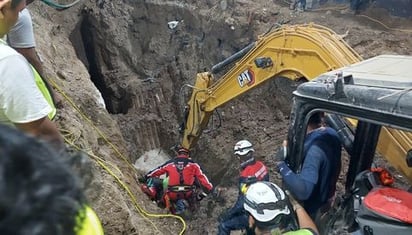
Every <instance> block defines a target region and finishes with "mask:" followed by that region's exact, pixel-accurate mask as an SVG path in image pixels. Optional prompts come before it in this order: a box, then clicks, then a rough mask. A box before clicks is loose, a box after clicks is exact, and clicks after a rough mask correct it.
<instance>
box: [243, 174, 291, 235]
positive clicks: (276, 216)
mask: <svg viewBox="0 0 412 235" xmlns="http://www.w3.org/2000/svg"><path fill="white" fill-rule="evenodd" d="M243 207H244V208H245V210H246V211H247V212H248V213H249V227H251V228H256V227H257V228H258V229H259V230H260V231H268V230H270V229H275V228H279V229H280V230H283V229H284V228H286V227H288V226H289V225H290V224H294V222H293V221H294V220H293V218H294V217H293V215H292V210H291V209H290V203H289V201H288V197H287V195H286V193H285V192H284V191H283V190H282V189H281V188H280V187H279V186H277V185H276V184H273V183H270V182H265V181H259V182H256V183H254V184H252V185H250V186H249V188H248V189H247V191H246V195H245V203H244V204H243Z"/></svg>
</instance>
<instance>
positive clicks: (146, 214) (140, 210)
mask: <svg viewBox="0 0 412 235" xmlns="http://www.w3.org/2000/svg"><path fill="white" fill-rule="evenodd" d="M50 83H51V84H52V85H53V87H54V88H55V89H56V90H57V91H58V92H59V93H60V94H62V96H63V97H64V98H65V100H66V101H68V103H69V104H70V105H71V106H72V107H73V108H74V109H75V110H76V111H77V112H78V113H79V114H80V115H81V116H82V117H83V119H84V120H86V121H87V122H88V123H89V124H90V125H91V126H92V127H93V129H94V130H96V132H97V133H98V134H99V135H100V137H102V138H103V139H104V140H105V141H106V143H108V144H109V146H110V147H111V148H112V149H113V150H114V151H115V153H116V154H117V155H118V156H120V157H121V158H122V159H123V160H124V161H125V162H126V164H127V165H128V166H129V167H130V168H131V169H133V170H134V171H135V170H136V169H135V168H134V167H133V166H132V165H131V164H130V162H129V161H127V159H126V158H125V157H124V156H123V155H122V154H121V153H120V151H119V150H118V149H117V148H116V147H115V145H114V144H113V143H111V142H110V141H109V139H108V138H107V137H106V136H105V135H104V134H103V132H102V131H100V130H99V129H98V128H97V127H96V125H94V123H93V122H92V121H91V120H90V119H89V118H88V117H87V116H86V115H85V114H84V113H83V112H82V111H81V110H80V109H79V108H78V107H77V105H76V104H75V103H74V102H73V101H72V100H71V99H70V97H68V96H67V95H66V94H65V93H64V92H63V90H62V89H61V88H60V87H59V86H58V85H57V84H56V82H55V81H53V80H51V81H50ZM62 132H65V134H63V137H64V139H65V142H66V143H67V144H69V145H70V146H72V147H74V148H75V149H76V150H78V151H81V152H84V153H85V154H87V155H88V156H90V157H91V158H92V159H93V160H95V161H96V162H97V164H99V165H100V166H101V167H102V168H103V169H104V170H106V172H108V173H109V175H111V176H112V177H113V178H115V179H116V182H117V183H118V184H119V185H120V186H121V187H122V188H123V189H124V190H125V191H126V192H127V194H128V195H129V197H130V199H131V200H132V202H133V205H134V206H135V208H136V210H137V212H138V213H139V214H140V215H141V216H142V217H143V218H144V219H145V220H147V221H148V222H149V223H150V224H152V226H153V227H154V228H155V229H156V231H158V232H159V233H160V230H159V229H158V228H157V226H156V225H155V224H154V223H153V222H152V221H151V220H149V219H148V218H147V217H154V218H164V217H170V218H175V219H178V220H180V222H181V223H182V225H183V228H182V230H181V231H180V233H179V234H180V235H182V234H184V232H185V231H186V228H187V226H186V222H185V221H184V219H183V218H182V217H180V216H177V215H173V214H153V213H149V212H147V211H146V210H145V209H143V208H142V207H141V206H140V205H139V203H138V202H137V200H136V197H135V196H134V195H133V193H132V192H131V190H130V189H129V187H128V186H127V185H126V184H125V183H124V182H123V181H122V180H121V179H120V178H119V177H118V176H117V175H116V174H115V173H114V172H113V171H112V170H111V169H110V168H109V167H107V165H106V164H110V165H112V166H113V167H114V168H115V169H116V170H117V171H119V172H121V171H120V169H119V168H118V167H117V166H116V165H115V164H113V163H111V162H108V161H107V160H104V159H102V158H100V157H98V156H96V155H94V154H92V153H90V152H86V151H84V150H83V149H81V148H80V147H78V146H77V145H75V144H74V142H73V140H70V139H69V138H68V137H70V136H73V133H70V132H69V131H68V130H63V129H62ZM105 163H106V164H105Z"/></svg>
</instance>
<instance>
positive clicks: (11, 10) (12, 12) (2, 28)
mask: <svg viewBox="0 0 412 235" xmlns="http://www.w3.org/2000/svg"><path fill="white" fill-rule="evenodd" d="M25 7H26V0H0V37H4V35H6V34H7V33H8V32H9V30H10V29H11V27H13V26H14V25H15V24H16V22H17V19H18V17H19V12H20V11H21V10H23V9H24V8H25Z"/></svg>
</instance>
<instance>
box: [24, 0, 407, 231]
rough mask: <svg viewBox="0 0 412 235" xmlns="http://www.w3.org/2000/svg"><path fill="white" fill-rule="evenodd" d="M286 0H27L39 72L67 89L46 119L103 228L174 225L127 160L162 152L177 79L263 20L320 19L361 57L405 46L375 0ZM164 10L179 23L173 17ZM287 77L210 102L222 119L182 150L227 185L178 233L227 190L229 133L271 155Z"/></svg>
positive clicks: (212, 216) (171, 139)
mask: <svg viewBox="0 0 412 235" xmlns="http://www.w3.org/2000/svg"><path fill="white" fill-rule="evenodd" d="M288 6H289V4H288V2H286V1H266V0H254V1H252V0H237V1H234V0H220V1H218V0H207V1H195V0H185V1H155V0H152V1H135V0H125V1H106V0H97V1H93V0H88V1H81V3H80V4H77V5H76V6H74V7H72V8H70V9H68V10H65V11H54V10H52V9H50V8H48V7H47V6H45V5H44V4H42V3H41V2H35V3H33V4H31V5H30V6H29V9H30V10H31V12H32V14H33V20H34V27H35V34H36V40H37V48H38V51H39V53H40V55H41V58H42V59H43V62H44V66H45V68H46V72H47V75H48V77H49V78H51V79H52V80H53V83H54V84H55V89H56V90H57V91H58V92H60V93H62V94H63V97H64V98H65V100H64V102H63V107H62V108H61V109H59V114H58V118H57V120H56V121H57V123H58V125H59V127H60V129H61V131H62V133H63V134H64V136H65V138H66V141H67V143H68V145H69V146H71V148H74V149H81V150H82V151H84V152H86V153H87V154H88V156H90V161H91V168H90V171H92V172H93V175H94V180H93V181H92V182H91V183H90V185H88V187H87V190H86V192H87V195H88V198H89V201H90V202H91V205H92V207H93V208H94V209H95V210H96V212H97V214H98V215H99V217H100V218H101V220H102V223H103V226H104V229H105V233H106V234H178V233H180V232H181V231H182V226H183V225H182V223H181V222H180V221H179V220H177V219H176V218H170V217H165V218H159V216H158V215H159V214H163V213H165V211H163V210H161V209H159V208H158V207H157V206H156V205H155V204H153V203H151V202H150V201H149V200H148V199H147V198H146V197H145V196H144V195H143V194H142V193H141V191H140V189H139V187H138V186H139V185H138V184H139V183H138V182H137V176H138V175H139V174H141V173H144V172H139V171H137V170H136V168H135V167H134V166H133V163H135V162H136V160H137V159H139V158H140V156H144V157H146V160H147V161H151V160H150V158H153V157H150V156H153V155H152V154H147V153H149V152H150V151H153V150H155V149H157V150H162V151H164V152H165V155H167V154H169V155H171V154H172V153H171V152H170V151H169V150H170V147H171V146H173V145H174V144H176V143H177V142H179V140H180V134H179V132H178V127H179V124H180V123H181V121H182V119H183V116H182V115H183V112H182V110H183V106H184V103H185V102H186V100H187V99H188V96H189V95H190V93H191V90H190V89H186V88H184V89H182V87H185V86H184V85H185V84H193V82H194V78H195V77H196V74H197V73H198V72H201V71H206V70H210V68H211V67H212V66H213V65H214V64H216V63H217V62H219V61H222V60H223V59H225V58H227V57H228V56H230V55H232V54H233V53H235V52H237V51H238V50H240V49H241V48H243V47H244V46H246V45H248V44H249V43H250V42H252V41H255V40H256V38H257V37H258V35H261V34H263V33H265V32H266V31H268V30H269V29H270V28H271V27H272V26H274V25H276V24H278V23H288V24H301V23H311V22H314V23H316V24H320V25H324V26H327V27H329V28H331V29H332V30H334V31H335V32H337V33H338V34H340V35H342V36H343V37H344V39H345V40H346V41H347V42H348V43H349V44H350V45H351V46H352V47H353V48H354V49H355V50H356V51H357V52H358V53H359V54H360V55H361V56H362V57H363V58H369V57H372V56H375V55H379V54H410V53H411V50H410V48H412V38H411V30H412V22H411V20H408V19H406V18H397V17H393V16H391V15H389V14H388V12H387V11H385V10H382V9H379V8H376V7H372V8H370V9H368V10H367V11H365V12H362V14H361V15H353V14H351V13H347V11H346V10H345V9H344V7H346V8H347V6H345V5H333V4H329V5H325V6H323V7H321V8H318V9H312V10H311V11H307V12H295V11H290V10H289V8H288ZM170 21H177V22H178V24H177V25H176V27H175V28H173V29H170V28H169V27H168V22H170ZM295 87H296V84H294V83H291V82H289V81H287V80H286V81H285V80H281V79H279V80H276V81H272V82H270V83H268V84H267V85H265V86H262V87H260V88H257V89H256V90H253V91H252V92H249V93H248V94H246V95H243V96H242V97H241V98H239V99H236V100H233V101H231V102H229V103H228V104H227V105H224V106H223V107H221V108H220V115H221V121H222V126H221V127H220V128H219V129H216V130H213V131H211V132H208V133H205V134H204V135H202V137H201V139H200V141H199V143H198V144H197V146H196V148H195V149H194V150H193V152H192V155H193V156H194V158H195V160H196V161H198V162H199V163H200V164H201V165H202V166H203V168H204V170H205V172H206V173H207V174H208V175H209V176H210V178H211V180H212V182H214V183H215V184H219V185H222V186H224V187H226V188H227V190H226V192H225V194H224V195H225V199H226V200H224V201H218V202H216V201H212V200H204V201H202V202H201V205H200V208H199V211H198V213H196V214H195V215H194V216H193V218H192V219H191V220H189V221H186V225H187V229H186V233H185V234H214V233H216V228H217V216H218V215H219V214H220V213H221V212H222V211H223V210H224V208H226V207H230V206H232V204H233V202H234V201H235V200H236V197H237V189H236V185H237V182H236V180H237V174H238V163H237V162H236V161H233V159H232V158H231V154H232V147H233V144H234V143H235V142H236V141H237V140H239V139H243V138H247V139H249V140H251V141H252V142H253V143H254V145H255V149H256V152H257V154H258V157H259V158H260V159H262V160H264V161H265V162H266V163H267V165H268V166H270V167H271V166H273V163H272V162H271V160H270V158H269V156H270V155H271V154H273V152H274V150H275V149H276V147H277V146H279V145H280V144H281V142H282V140H283V139H285V137H286V134H287V126H288V115H289V110H290V105H291V103H290V100H291V99H290V97H291V92H292V91H293V90H294V89H295ZM102 99H103V100H104V105H103V102H102ZM217 124H218V123H216V122H215V123H213V124H212V125H211V127H216V126H217ZM211 129H214V128H211ZM139 164H142V163H139ZM346 164H347V163H346ZM142 171H143V170H142ZM272 179H273V180H277V179H276V177H275V174H274V172H272Z"/></svg>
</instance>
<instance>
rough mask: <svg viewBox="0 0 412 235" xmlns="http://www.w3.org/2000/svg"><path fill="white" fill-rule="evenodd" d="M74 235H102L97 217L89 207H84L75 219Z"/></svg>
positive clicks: (101, 228)
mask: <svg viewBox="0 0 412 235" xmlns="http://www.w3.org/2000/svg"><path fill="white" fill-rule="evenodd" d="M76 223H77V224H76V227H75V228H74V232H75V233H76V235H104V232H103V227H102V224H101V223H100V220H99V217H97V215H96V213H95V212H94V211H93V210H92V208H90V207H89V206H87V205H85V206H84V207H83V208H82V209H81V210H80V211H79V214H78V215H77V217H76Z"/></svg>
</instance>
